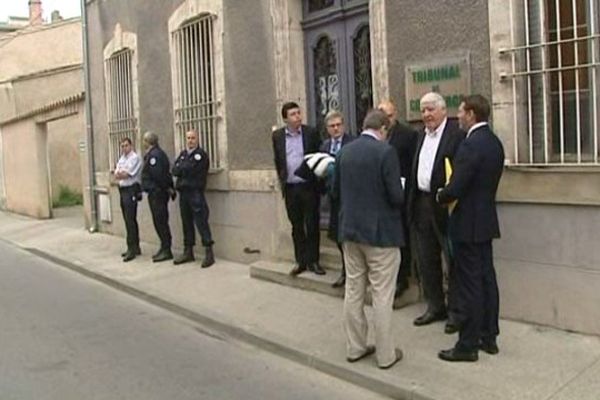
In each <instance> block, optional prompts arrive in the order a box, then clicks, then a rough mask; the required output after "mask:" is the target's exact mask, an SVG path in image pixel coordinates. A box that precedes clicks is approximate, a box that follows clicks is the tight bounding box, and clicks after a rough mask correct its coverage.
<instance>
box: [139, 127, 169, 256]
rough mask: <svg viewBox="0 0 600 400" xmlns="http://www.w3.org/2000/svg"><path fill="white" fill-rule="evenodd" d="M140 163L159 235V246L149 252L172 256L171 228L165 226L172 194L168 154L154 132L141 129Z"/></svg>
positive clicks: (167, 222) (153, 219)
mask: <svg viewBox="0 0 600 400" xmlns="http://www.w3.org/2000/svg"><path fill="white" fill-rule="evenodd" d="M144 147H145V149H146V154H145V155H144V167H143V168H142V189H143V190H144V192H146V193H148V204H149V205H150V211H151V213H152V222H153V223H154V229H155V230H156V233H157V234H158V237H159V239H160V249H158V252H157V253H156V254H154V255H153V256H152V261H153V262H161V261H166V260H171V259H173V253H171V229H170V228H169V197H172V198H175V197H174V195H175V190H174V189H173V178H172V176H171V171H170V163H169V158H168V157H167V155H166V154H165V152H164V151H163V150H162V149H161V148H160V147H159V145H158V136H157V135H156V134H155V133H153V132H146V133H144Z"/></svg>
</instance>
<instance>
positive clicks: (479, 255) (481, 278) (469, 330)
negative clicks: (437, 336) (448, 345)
mask: <svg viewBox="0 0 600 400" xmlns="http://www.w3.org/2000/svg"><path fill="white" fill-rule="evenodd" d="M453 248H454V252H455V268H456V283H457V302H458V308H459V311H460V315H461V317H462V324H461V329H460V333H459V336H458V343H457V344H456V347H457V348H458V349H460V350H465V351H473V350H476V349H477V348H478V345H479V341H480V340H491V339H495V338H496V336H498V334H499V333H500V330H499V327H498V314H499V303H500V299H499V295H498V283H497V282H496V271H495V270H494V260H493V251H492V241H491V240H490V241H487V242H483V243H470V242H455V243H454V244H453Z"/></svg>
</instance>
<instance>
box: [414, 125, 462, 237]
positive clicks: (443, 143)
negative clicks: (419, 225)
mask: <svg viewBox="0 0 600 400" xmlns="http://www.w3.org/2000/svg"><path fill="white" fill-rule="evenodd" d="M464 137H465V132H463V131H462V130H461V129H460V128H459V127H458V123H457V122H456V121H452V120H448V121H447V122H446V127H445V128H444V131H443V132H442V137H441V138H440V144H439V146H438V149H437V153H436V155H435V160H434V163H433V169H432V171H431V193H432V196H434V195H435V193H437V190H438V189H439V188H442V187H444V186H445V185H446V170H445V167H444V159H445V158H446V157H448V158H449V159H450V161H451V162H453V161H454V155H455V154H456V150H457V149H458V146H459V145H460V142H462V140H463V139H464ZM424 139H425V130H424V129H422V130H421V131H420V132H419V133H418V135H417V146H416V150H415V157H414V161H413V166H412V170H411V177H410V179H409V186H410V190H409V192H408V195H409V198H408V217H409V220H410V221H412V220H413V218H414V212H413V211H414V205H415V199H416V194H417V190H418V186H417V168H418V166H419V153H420V152H421V147H422V146H423V140H424ZM432 199H433V197H432ZM434 213H435V222H436V224H437V228H438V229H439V230H440V232H441V233H443V234H445V233H446V227H447V225H448V210H447V209H446V208H444V207H442V206H440V205H439V204H437V203H435V201H434Z"/></svg>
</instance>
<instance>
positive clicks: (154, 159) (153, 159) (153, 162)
mask: <svg viewBox="0 0 600 400" xmlns="http://www.w3.org/2000/svg"><path fill="white" fill-rule="evenodd" d="M150 165H156V158H154V157H152V158H151V159H150Z"/></svg>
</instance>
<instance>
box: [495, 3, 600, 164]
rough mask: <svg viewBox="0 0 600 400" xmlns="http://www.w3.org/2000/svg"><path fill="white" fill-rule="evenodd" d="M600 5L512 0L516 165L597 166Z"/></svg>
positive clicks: (510, 78) (511, 76) (511, 75)
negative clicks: (599, 27)
mask: <svg viewBox="0 0 600 400" xmlns="http://www.w3.org/2000/svg"><path fill="white" fill-rule="evenodd" d="M599 3H600V1H599V0H510V2H509V6H510V8H511V9H510V14H511V27H510V29H511V40H512V43H513V47H512V48H510V49H505V50H503V51H502V52H503V53H507V54H510V57H511V65H512V71H511V73H509V74H505V75H504V76H503V77H502V78H503V79H504V80H505V81H507V82H510V83H511V84H512V91H513V107H514V110H513V113H514V121H513V122H514V135H515V137H514V139H515V140H514V143H515V149H514V150H515V163H516V164H524V165H527V164H531V165H598V164H599V160H598V155H599V143H598V141H599V140H598V139H599V134H600V132H599V130H598V129H599V126H600V121H599V115H600V109H599V107H600V98H599V96H600V34H599V29H598V26H599V21H600V18H599V15H600V12H599ZM523 110H525V111H524V113H525V114H526V115H525V116H523V114H520V113H522V112H523ZM519 115H521V116H522V117H519Z"/></svg>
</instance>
